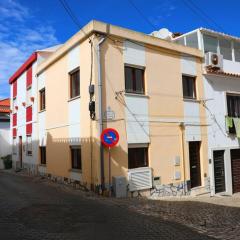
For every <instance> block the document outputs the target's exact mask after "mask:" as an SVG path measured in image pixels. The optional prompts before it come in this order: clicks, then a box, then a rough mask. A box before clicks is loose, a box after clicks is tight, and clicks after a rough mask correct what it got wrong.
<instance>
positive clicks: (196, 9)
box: [183, 0, 225, 32]
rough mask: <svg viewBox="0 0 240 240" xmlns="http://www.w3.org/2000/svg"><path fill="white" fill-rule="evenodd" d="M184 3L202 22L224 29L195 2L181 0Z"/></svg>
mask: <svg viewBox="0 0 240 240" xmlns="http://www.w3.org/2000/svg"><path fill="white" fill-rule="evenodd" d="M183 3H184V5H185V6H186V7H187V8H188V9H189V10H190V11H192V12H193V13H194V14H195V15H196V16H198V17H199V18H201V19H202V21H203V22H205V23H207V25H209V26H212V27H214V26H215V27H217V28H218V29H220V30H221V31H223V32H225V30H224V29H223V28H222V27H221V26H220V25H219V24H218V23H217V22H216V21H215V20H214V19H212V18H211V17H210V16H209V15H207V14H206V13H205V12H204V11H203V10H202V9H201V8H200V7H199V6H197V4H196V3H194V2H193V1H191V0H183Z"/></svg>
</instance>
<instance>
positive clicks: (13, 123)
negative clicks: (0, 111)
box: [12, 113, 17, 127]
mask: <svg viewBox="0 0 240 240" xmlns="http://www.w3.org/2000/svg"><path fill="white" fill-rule="evenodd" d="M12 116H13V120H12V121H13V122H12V125H13V127H16V126H17V113H14V114H13V115H12Z"/></svg>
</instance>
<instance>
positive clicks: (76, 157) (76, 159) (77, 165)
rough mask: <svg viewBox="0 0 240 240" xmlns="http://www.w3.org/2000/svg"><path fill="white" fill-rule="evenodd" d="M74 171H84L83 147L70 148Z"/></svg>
mask: <svg viewBox="0 0 240 240" xmlns="http://www.w3.org/2000/svg"><path fill="white" fill-rule="evenodd" d="M70 151H71V162H72V169H78V170H81V169H82V158H81V147H80V146H70Z"/></svg>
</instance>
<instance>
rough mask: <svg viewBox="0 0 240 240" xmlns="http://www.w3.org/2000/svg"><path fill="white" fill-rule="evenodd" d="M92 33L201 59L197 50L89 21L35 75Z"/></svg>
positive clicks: (201, 54) (42, 64)
mask: <svg viewBox="0 0 240 240" xmlns="http://www.w3.org/2000/svg"><path fill="white" fill-rule="evenodd" d="M93 33H99V34H103V35H106V36H113V37H117V38H120V39H126V40H131V41H135V42H138V43H141V44H146V45H152V46H155V47H159V48H162V49H166V50H169V51H172V52H175V53H178V54H179V55H190V56H193V57H197V58H201V59H202V58H203V53H202V52H201V51H199V50H198V49H194V48H190V47H185V46H181V45H178V44H175V43H173V42H170V41H167V40H162V39H159V38H156V37H154V36H150V35H148V34H145V33H141V32H136V31H133V30H129V29H126V28H122V27H118V26H114V25H111V24H107V23H103V22H99V21H95V20H93V21H91V22H89V23H88V24H87V25H85V26H84V27H83V28H82V29H81V30H80V31H79V32H77V33H76V34H75V35H74V36H72V37H71V38H70V39H69V40H68V41H67V42H66V43H65V44H63V45H62V46H61V47H60V48H59V49H58V50H57V51H56V52H54V53H53V54H52V55H51V56H50V57H49V58H47V59H46V60H44V61H43V62H42V63H41V64H40V65H39V66H38V68H37V74H38V75H39V74H41V73H42V72H43V71H44V70H45V69H47V68H48V67H49V66H50V65H52V64H53V63H54V62H56V61H57V60H58V59H59V58H61V57H62V56H63V55H65V54H66V53H67V52H68V51H69V50H70V49H72V48H73V47H74V46H76V45H77V44H79V43H80V42H82V41H84V40H85V39H86V38H88V37H89V36H91V35H92V34H93Z"/></svg>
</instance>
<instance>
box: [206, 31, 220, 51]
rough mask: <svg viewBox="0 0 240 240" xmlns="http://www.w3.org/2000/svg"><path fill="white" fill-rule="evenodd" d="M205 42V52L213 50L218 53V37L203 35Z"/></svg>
mask: <svg viewBox="0 0 240 240" xmlns="http://www.w3.org/2000/svg"><path fill="white" fill-rule="evenodd" d="M203 43H204V52H205V53H207V52H213V53H217V49H218V39H217V38H216V37H212V36H208V35H203Z"/></svg>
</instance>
